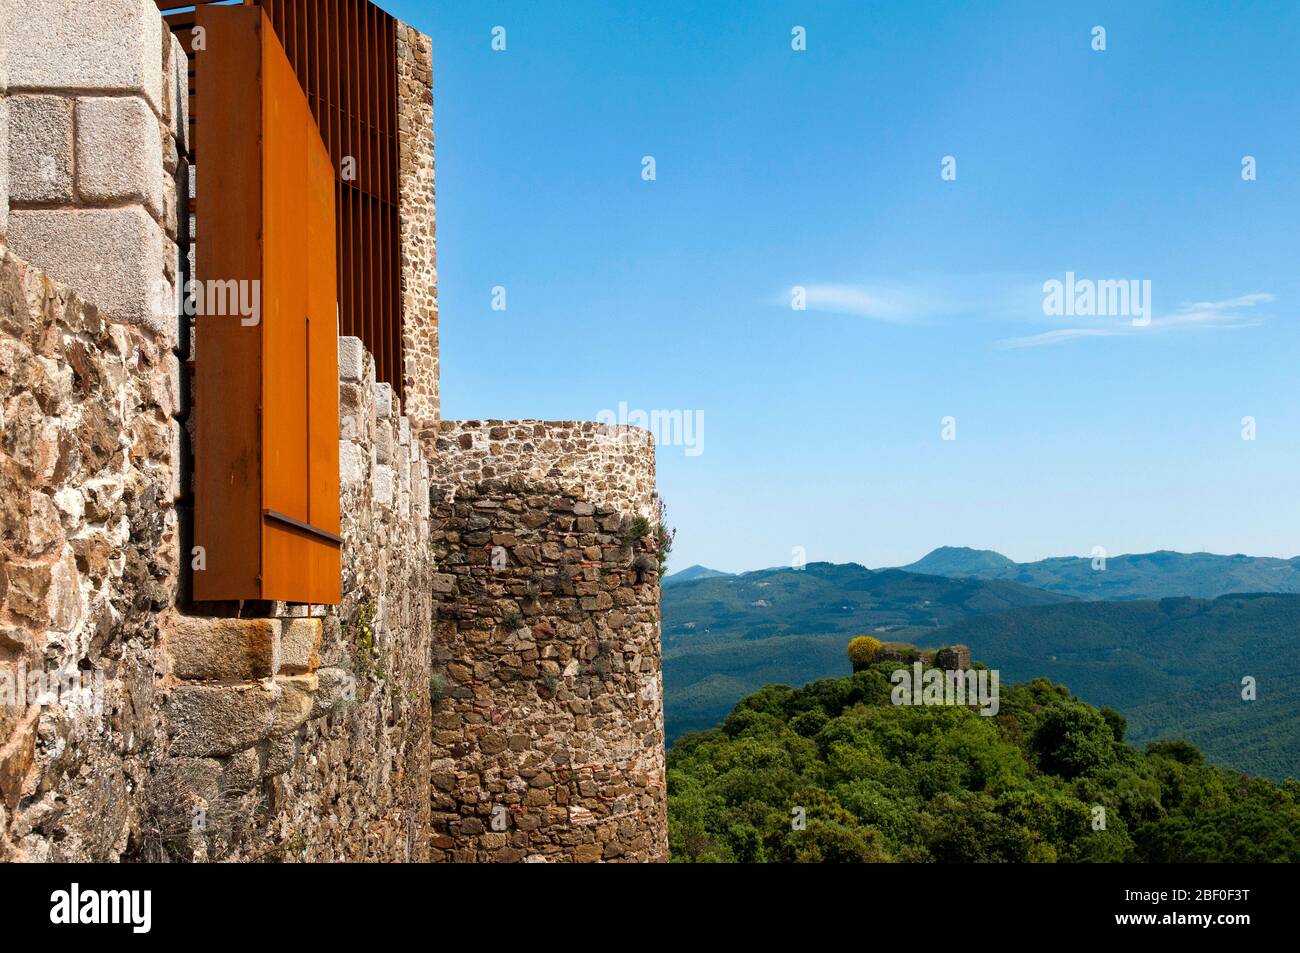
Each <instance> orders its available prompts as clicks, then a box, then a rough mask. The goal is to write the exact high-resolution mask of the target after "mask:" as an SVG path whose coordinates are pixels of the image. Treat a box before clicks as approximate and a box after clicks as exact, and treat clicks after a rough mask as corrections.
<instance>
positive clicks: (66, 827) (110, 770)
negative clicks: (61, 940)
mask: <svg viewBox="0 0 1300 953" xmlns="http://www.w3.org/2000/svg"><path fill="white" fill-rule="evenodd" d="M173 362H174V358H173V357H172V355H171V354H170V351H169V350H168V348H167V346H166V344H165V343H164V342H163V341H161V340H160V338H159V336H158V335H157V334H155V333H154V332H152V331H150V330H149V329H148V328H146V327H141V326H138V325H130V324H125V323H121V322H113V321H110V320H107V319H105V317H104V316H103V315H102V314H101V313H100V312H99V311H98V310H97V309H96V308H95V307H94V306H93V305H90V304H87V303H86V302H85V301H83V300H82V299H80V298H79V297H78V296H77V295H76V294H74V293H72V292H70V291H68V290H66V289H65V288H62V287H60V286H58V285H55V284H53V283H52V282H50V281H49V280H48V279H47V278H46V276H45V275H43V274H41V273H40V272H39V271H37V270H36V269H34V268H31V267H29V266H27V265H25V264H24V263H23V262H21V261H19V260H18V259H16V258H15V257H14V256H13V255H12V254H10V253H0V422H2V423H3V439H2V441H0V860H15V859H30V860H47V859H54V860H64V859H68V860H71V859H94V860H105V859H110V858H114V857H118V856H121V854H122V853H123V852H124V851H125V850H126V849H127V842H128V841H129V839H130V836H131V831H132V824H133V821H134V820H135V819H137V818H138V816H139V813H140V810H139V809H140V799H139V792H140V791H141V790H142V789H143V788H144V787H145V786H146V785H147V784H148V780H149V776H150V768H151V764H152V763H153V761H154V759H155V755H156V751H157V749H158V747H159V744H160V740H161V739H160V737H159V732H158V721H159V719H158V705H159V697H158V694H157V689H156V685H155V676H154V662H155V647H156V645H157V642H158V618H157V615H158V613H159V612H160V611H162V610H164V609H165V608H166V607H168V606H169V605H171V604H173V602H174V600H175V595H176V573H175V567H176V565H177V559H178V557H177V523H176V512H175V508H174V506H173V502H172V501H173V500H174V498H175V493H176V487H175V475H176V459H177V452H178V450H177V442H176V427H175V421H174V420H173V419H172V413H173V411H174V410H175V407H176V400H177V395H176V389H175V379H176V378H175V367H174V363H173ZM33 674H37V675H38V676H39V678H40V679H41V681H40V682H37V683H34V682H33V678H32V676H33ZM60 676H62V677H63V678H66V679H69V680H71V682H72V684H71V685H70V686H69V687H76V688H77V689H78V691H77V692H73V693H69V692H66V691H65V692H63V693H62V694H60V695H58V697H59V698H61V699H62V702H61V703H57V704H41V701H42V696H41V693H42V692H43V691H44V690H45V689H48V688H51V687H53V688H55V689H57V688H59V687H60V681H61V680H62V679H61V678H60ZM83 682H84V686H83ZM83 687H84V688H86V689H87V690H88V694H87V693H86V692H81V691H80V689H82V688H83ZM33 689H34V690H33Z"/></svg>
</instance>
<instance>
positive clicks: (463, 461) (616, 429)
mask: <svg viewBox="0 0 1300 953" xmlns="http://www.w3.org/2000/svg"><path fill="white" fill-rule="evenodd" d="M434 460H435V463H434V476H433V482H434V486H433V487H432V492H431V496H432V517H433V524H432V527H431V542H432V546H433V553H434V558H435V561H436V563H437V568H436V575H435V576H434V599H435V623H434V625H435V628H434V640H433V641H434V647H433V672H434V676H433V683H432V684H431V686H430V691H431V693H432V695H433V699H434V706H433V749H434V754H433V757H434V762H433V772H432V791H431V797H432V807H433V830H434V835H433V844H432V847H433V850H432V855H433V856H434V857H435V858H437V859H443V860H454V861H479V862H481V861H534V862H538V861H596V860H630V861H663V860H667V855H668V834H667V800H666V798H667V791H666V785H665V778H664V729H663V691H662V677H661V673H660V645H659V565H658V558H657V548H658V538H657V529H658V519H657V516H656V513H655V499H654V441H653V438H652V437H651V435H650V434H649V433H647V432H645V431H643V430H638V429H636V428H630V427H621V426H611V425H603V424H596V423H546V422H542V421H442V422H441V423H440V424H439V432H438V436H437V441H436V452H435V454H434Z"/></svg>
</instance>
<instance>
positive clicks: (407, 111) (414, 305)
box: [397, 23, 439, 433]
mask: <svg viewBox="0 0 1300 953" xmlns="http://www.w3.org/2000/svg"><path fill="white" fill-rule="evenodd" d="M397 130H398V136H399V143H398V145H399V152H398V189H399V197H400V208H399V210H398V212H399V214H398V218H399V221H400V228H401V235H400V242H401V254H402V361H403V373H404V383H403V387H404V390H405V394H404V398H405V401H406V409H407V413H408V414H409V415H410V417H411V423H412V424H413V425H414V426H415V429H416V432H417V433H424V432H426V431H429V430H431V429H432V428H434V427H436V426H437V420H438V414H439V405H438V268H437V244H436V232H435V228H434V195H433V41H432V40H430V39H429V37H427V36H424V35H423V34H421V33H419V32H418V31H416V30H414V29H412V28H411V27H408V26H407V25H406V24H404V23H398V24H397Z"/></svg>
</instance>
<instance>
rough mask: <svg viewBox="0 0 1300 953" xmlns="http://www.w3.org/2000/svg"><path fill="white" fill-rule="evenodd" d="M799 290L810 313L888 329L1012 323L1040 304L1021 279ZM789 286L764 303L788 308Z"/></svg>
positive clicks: (924, 280) (939, 278)
mask: <svg viewBox="0 0 1300 953" xmlns="http://www.w3.org/2000/svg"><path fill="white" fill-rule="evenodd" d="M797 287H801V288H803V289H804V304H805V309H806V310H807V311H808V312H810V313H821V314H838V315H844V316H847V317H855V318H864V319H866V320H868V321H881V322H885V323H888V324H931V323H936V322H939V321H943V320H961V319H976V318H982V319H997V320H1014V319H1017V318H1019V317H1021V316H1022V315H1023V314H1025V313H1026V311H1027V310H1028V309H1031V308H1032V309H1037V308H1038V306H1039V301H1040V300H1041V292H1039V291H1038V290H1037V289H1038V284H1037V283H1035V282H1033V281H1032V280H1031V279H1028V278H1027V277H1026V276H1024V275H1018V274H1007V273H988V274H978V275H916V276H910V277H907V278H903V279H899V280H892V281H888V282H880V281H866V282H862V283H852V284H850V283H841V282H813V283H801V284H799V285H797ZM793 290H794V289H793V287H792V288H790V289H787V290H783V291H781V292H778V293H776V294H774V295H773V296H772V297H771V298H770V299H769V302H768V303H769V304H772V305H774V306H776V307H784V308H789V307H790V304H791V296H792V293H793Z"/></svg>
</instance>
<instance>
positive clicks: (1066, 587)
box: [901, 546, 1300, 599]
mask: <svg viewBox="0 0 1300 953" xmlns="http://www.w3.org/2000/svg"><path fill="white" fill-rule="evenodd" d="M1104 565H1105V568H1104V569H1094V568H1093V561H1092V559H1091V557H1088V556H1058V557H1054V558H1052V559H1040V560H1039V561H1038V562H1033V563H1017V562H1013V561H1012V560H1010V559H1008V558H1007V557H1006V556H1003V555H1002V554H1001V553H995V552H993V551H992V550H989V549H967V548H966V547H964V546H943V547H940V548H939V549H936V550H934V551H933V552H931V553H929V554H928V555H926V556H925V557H923V558H921V559H919V560H917V561H916V562H914V563H912V564H911V565H908V566H903V567H901V568H903V569H905V570H907V571H908V572H920V573H931V574H933V575H936V576H954V577H959V578H974V579H1000V580H1003V581H1006V582H1015V583H1019V584H1020V585H1023V586H1034V587H1036V588H1038V589H1046V590H1047V591H1048V592H1059V593H1062V594H1063V595H1069V596H1076V597H1077V598H1080V599H1163V598H1165V597H1167V596H1196V597H1198V598H1201V599H1213V598H1215V597H1217V596H1222V595H1227V594H1228V593H1232V592H1296V593H1300V556H1296V557H1294V558H1292V559H1275V558H1272V557H1269V556H1242V555H1235V556H1220V555H1216V554H1214V553H1175V552H1170V551H1168V550H1161V551H1160V552H1155V553H1140V554H1136V555H1124V556H1110V557H1108V558H1107V559H1106V560H1105V563H1104Z"/></svg>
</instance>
